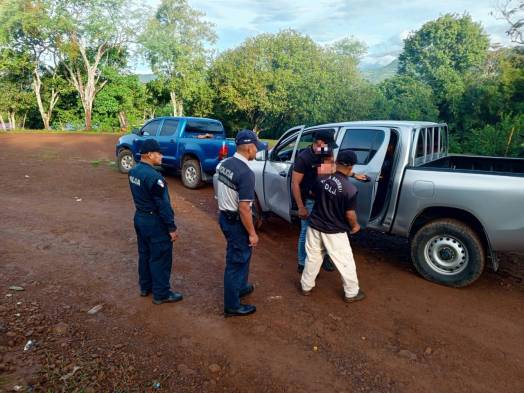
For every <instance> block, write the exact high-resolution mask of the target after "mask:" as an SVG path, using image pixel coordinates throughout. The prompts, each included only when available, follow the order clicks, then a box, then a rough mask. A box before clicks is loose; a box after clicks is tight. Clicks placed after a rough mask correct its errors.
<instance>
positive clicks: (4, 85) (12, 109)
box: [0, 48, 32, 130]
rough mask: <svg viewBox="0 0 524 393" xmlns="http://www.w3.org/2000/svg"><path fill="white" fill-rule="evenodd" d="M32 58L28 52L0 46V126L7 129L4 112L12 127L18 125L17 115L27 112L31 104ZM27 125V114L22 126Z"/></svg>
mask: <svg viewBox="0 0 524 393" xmlns="http://www.w3.org/2000/svg"><path fill="white" fill-rule="evenodd" d="M31 67H32V63H31V59H30V58H29V57H28V56H27V53H20V52H16V51H14V50H12V49H6V48H0V91H1V92H2V94H0V126H1V127H2V129H4V130H5V129H6V128H7V126H6V124H5V120H4V117H3V114H2V113H5V114H7V120H8V122H9V125H10V127H11V128H12V129H15V128H17V127H18V125H19V124H18V122H17V115H18V114H19V113H20V112H23V113H25V114H27V111H28V109H29V107H30V106H31V103H32V102H31ZM24 126H25V115H24V120H23V121H22V128H23V127H24Z"/></svg>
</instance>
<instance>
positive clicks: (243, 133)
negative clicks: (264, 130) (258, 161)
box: [235, 128, 266, 150]
mask: <svg viewBox="0 0 524 393" xmlns="http://www.w3.org/2000/svg"><path fill="white" fill-rule="evenodd" d="M235 143H236V144H237V146H239V145H248V144H250V143H253V144H254V145H256V147H257V150H263V149H265V148H266V145H265V144H264V143H262V142H260V140H259V139H258V137H257V134H255V132H254V131H251V130H248V129H246V128H244V129H243V130H240V131H238V134H237V136H236V138H235Z"/></svg>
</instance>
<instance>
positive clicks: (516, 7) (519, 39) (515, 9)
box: [499, 0, 524, 45]
mask: <svg viewBox="0 0 524 393" xmlns="http://www.w3.org/2000/svg"><path fill="white" fill-rule="evenodd" d="M499 13H500V15H501V17H502V19H504V20H506V22H508V24H509V29H508V30H507V31H506V34H507V35H508V36H509V37H510V38H511V41H513V42H516V43H517V44H520V45H524V32H523V31H522V29H523V28H524V0H505V1H504V2H503V3H502V4H500V5H499Z"/></svg>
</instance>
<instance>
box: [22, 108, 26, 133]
mask: <svg viewBox="0 0 524 393" xmlns="http://www.w3.org/2000/svg"><path fill="white" fill-rule="evenodd" d="M26 120H27V112H26V113H24V118H23V119H22V130H24V129H25V121H26Z"/></svg>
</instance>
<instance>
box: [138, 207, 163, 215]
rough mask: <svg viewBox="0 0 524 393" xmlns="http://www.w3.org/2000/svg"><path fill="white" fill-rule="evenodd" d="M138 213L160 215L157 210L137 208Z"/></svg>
mask: <svg viewBox="0 0 524 393" xmlns="http://www.w3.org/2000/svg"><path fill="white" fill-rule="evenodd" d="M136 211H137V212H138V213H142V214H149V215H150V216H158V213H157V212H156V211H151V210H141V209H136Z"/></svg>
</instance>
